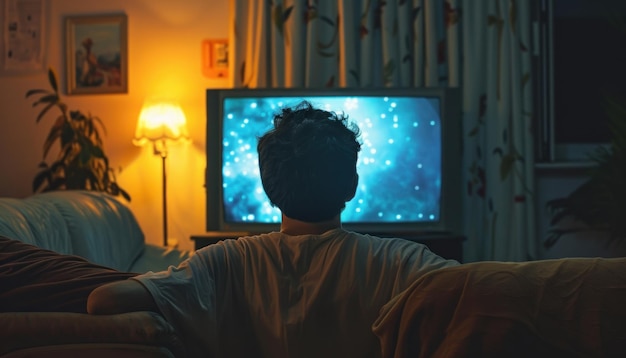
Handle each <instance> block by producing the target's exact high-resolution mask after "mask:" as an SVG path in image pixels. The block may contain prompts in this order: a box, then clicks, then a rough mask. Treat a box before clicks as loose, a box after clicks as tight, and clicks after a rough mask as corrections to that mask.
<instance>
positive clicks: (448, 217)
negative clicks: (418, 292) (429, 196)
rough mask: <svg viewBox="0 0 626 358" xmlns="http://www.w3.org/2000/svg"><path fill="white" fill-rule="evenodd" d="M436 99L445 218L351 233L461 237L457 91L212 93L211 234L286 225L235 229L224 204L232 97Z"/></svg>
mask: <svg viewBox="0 0 626 358" xmlns="http://www.w3.org/2000/svg"><path fill="white" fill-rule="evenodd" d="M333 95H341V96H389V97H407V96H408V97H436V98H439V100H440V104H441V105H440V109H441V123H442V131H441V133H442V137H443V138H442V143H441V144H442V148H441V150H442V177H441V178H442V179H441V180H442V181H441V215H440V220H439V221H436V222H407V223H344V224H343V227H344V228H346V229H348V230H353V231H358V232H363V233H370V234H375V235H380V236H389V235H394V234H401V233H412V234H414V233H428V234H433V233H442V234H448V233H458V232H459V231H460V227H461V224H462V210H463V208H462V204H461V203H462V200H461V199H462V196H461V193H462V179H461V167H462V150H461V95H460V90H459V89H457V88H332V89H324V88H320V89H313V88H299V89H298V88H257V89H207V90H206V118H207V124H206V158H207V159H206V168H205V191H206V198H205V200H206V230H207V231H209V232H215V231H219V232H237V233H240V234H244V233H248V234H254V233H264V232H271V231H279V230H280V224H263V223H229V222H226V221H225V219H224V207H223V202H222V177H221V175H222V155H221V153H222V145H221V144H222V120H223V112H222V103H223V99H224V98H232V97H278V96H280V97H309V96H333Z"/></svg>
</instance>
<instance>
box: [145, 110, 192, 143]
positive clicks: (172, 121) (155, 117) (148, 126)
mask: <svg viewBox="0 0 626 358" xmlns="http://www.w3.org/2000/svg"><path fill="white" fill-rule="evenodd" d="M166 139H169V140H174V141H176V140H180V139H185V140H187V139H189V134H188V131H187V120H186V118H185V113H184V112H183V110H182V109H181V108H180V106H179V105H178V103H176V102H175V101H172V100H150V101H146V103H145V104H144V106H143V108H142V109H141V113H140V114H139V120H138V121H137V129H136V130H135V138H134V140H133V143H135V144H136V145H143V144H145V143H146V142H147V141H160V140H166Z"/></svg>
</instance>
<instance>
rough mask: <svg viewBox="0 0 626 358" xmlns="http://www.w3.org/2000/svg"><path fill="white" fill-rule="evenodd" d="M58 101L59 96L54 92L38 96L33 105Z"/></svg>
mask: <svg viewBox="0 0 626 358" xmlns="http://www.w3.org/2000/svg"><path fill="white" fill-rule="evenodd" d="M58 101H59V97H58V96H57V95H56V94H49V95H45V96H43V97H41V98H39V99H38V100H37V101H35V102H34V103H33V107H36V106H38V105H40V104H42V103H52V104H54V103H56V102H58Z"/></svg>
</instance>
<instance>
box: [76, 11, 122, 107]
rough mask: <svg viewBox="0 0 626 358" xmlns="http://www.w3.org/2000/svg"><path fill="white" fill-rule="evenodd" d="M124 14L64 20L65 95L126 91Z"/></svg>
mask: <svg viewBox="0 0 626 358" xmlns="http://www.w3.org/2000/svg"><path fill="white" fill-rule="evenodd" d="M127 26H128V21H127V17H126V15H123V14H122V15H107V16H70V17H67V18H66V19H65V49H66V51H65V52H66V69H65V70H66V74H67V94H70V95H72V94H108V93H127V92H128V48H127V46H128V43H127V42H128V41H127Z"/></svg>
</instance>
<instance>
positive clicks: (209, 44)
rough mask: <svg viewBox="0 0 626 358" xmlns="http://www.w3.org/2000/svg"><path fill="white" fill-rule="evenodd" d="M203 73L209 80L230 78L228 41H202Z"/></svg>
mask: <svg viewBox="0 0 626 358" xmlns="http://www.w3.org/2000/svg"><path fill="white" fill-rule="evenodd" d="M202 73H203V74H204V76H206V77H208V78H226V77H228V40H227V39H207V40H204V41H202Z"/></svg>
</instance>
